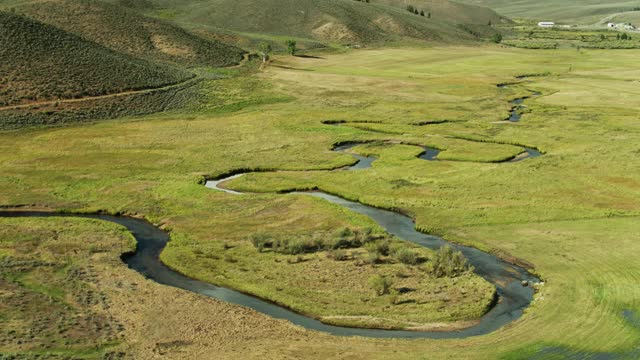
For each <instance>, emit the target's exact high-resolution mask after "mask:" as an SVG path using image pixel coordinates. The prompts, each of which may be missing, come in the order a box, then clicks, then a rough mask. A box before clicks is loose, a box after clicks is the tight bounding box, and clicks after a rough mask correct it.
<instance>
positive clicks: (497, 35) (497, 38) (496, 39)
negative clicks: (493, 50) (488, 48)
mask: <svg viewBox="0 0 640 360" xmlns="http://www.w3.org/2000/svg"><path fill="white" fill-rule="evenodd" d="M491 41H493V42H494V43H496V44H500V43H501V42H502V34H500V33H495V34H494V35H493V37H492V38H491Z"/></svg>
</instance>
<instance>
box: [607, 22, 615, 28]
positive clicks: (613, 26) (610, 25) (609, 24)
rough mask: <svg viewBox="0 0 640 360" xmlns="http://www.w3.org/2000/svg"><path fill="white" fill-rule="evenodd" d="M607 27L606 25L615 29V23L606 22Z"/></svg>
mask: <svg viewBox="0 0 640 360" xmlns="http://www.w3.org/2000/svg"><path fill="white" fill-rule="evenodd" d="M607 27H608V28H609V29H615V28H616V24H614V23H608V24H607Z"/></svg>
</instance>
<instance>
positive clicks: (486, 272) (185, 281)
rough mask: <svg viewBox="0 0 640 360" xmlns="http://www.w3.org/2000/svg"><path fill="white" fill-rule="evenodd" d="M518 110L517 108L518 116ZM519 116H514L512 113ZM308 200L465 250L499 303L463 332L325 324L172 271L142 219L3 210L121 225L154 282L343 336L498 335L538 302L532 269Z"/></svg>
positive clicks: (399, 233)
mask: <svg viewBox="0 0 640 360" xmlns="http://www.w3.org/2000/svg"><path fill="white" fill-rule="evenodd" d="M515 112H516V108H514V113H515ZM512 116H513V114H512ZM356 145H358V143H350V144H344V145H340V146H337V147H336V148H334V151H337V152H344V151H346V150H348V149H349V148H351V147H353V146H356ZM439 152H440V150H438V149H434V148H428V147H424V152H423V153H422V154H421V155H420V156H419V158H420V159H423V160H427V161H436V160H438V159H437V156H438V154H439ZM350 155H351V156H354V157H355V158H356V159H357V162H356V163H355V164H354V165H352V166H350V167H347V168H345V170H346V171H353V170H363V169H368V168H370V167H371V166H372V164H373V162H374V161H375V160H376V159H375V158H374V157H366V156H361V155H357V154H350ZM540 155H541V154H540V152H538V151H537V150H535V149H529V148H525V152H523V153H522V154H521V155H520V156H518V157H516V158H514V159H512V160H509V161H521V160H524V159H526V158H529V157H536V156H540ZM243 175H244V174H235V175H233V176H228V177H225V178H222V179H217V180H210V181H208V182H207V183H206V186H207V187H208V188H211V189H215V190H219V191H224V192H226V193H228V194H232V195H242V193H240V192H237V191H233V190H229V189H225V188H223V187H221V186H220V185H221V184H222V183H224V182H226V181H229V180H233V179H235V178H238V177H240V176H243ZM296 194H299V195H300V194H303V195H304V196H314V197H318V198H321V199H323V200H325V201H328V202H331V203H334V204H337V205H340V206H343V207H345V208H347V209H350V210H352V211H355V212H357V213H360V214H363V215H366V216H368V217H369V218H371V219H372V220H373V221H375V222H376V223H378V224H379V225H380V226H381V227H382V228H384V229H385V230H386V231H387V232H388V233H390V234H392V235H394V236H396V237H398V238H400V239H404V240H406V241H410V242H412V243H414V244H417V245H420V246H424V247H427V248H430V249H434V250H437V249H439V248H440V247H441V246H443V245H447V244H448V245H450V246H451V247H453V248H454V249H456V250H459V251H461V252H462V253H463V254H464V256H465V257H466V258H467V259H468V261H469V263H470V264H471V265H473V267H474V269H475V272H476V273H477V274H478V275H479V276H481V277H483V278H484V279H486V280H487V281H489V282H490V283H491V284H493V285H494V286H495V287H496V289H497V294H498V300H497V301H496V303H495V306H493V307H492V308H491V309H490V310H489V311H488V312H487V313H486V314H485V315H484V316H483V317H482V318H481V319H480V321H479V323H478V324H477V325H475V326H472V327H469V328H467V329H464V330H458V331H442V332H441V331H437V332H436V331H426V332H422V331H402V330H380V329H361V328H348V327H340V326H333V325H327V324H324V323H322V322H320V321H318V320H316V319H313V318H310V317H307V316H304V315H300V314H298V313H295V312H293V311H291V310H288V309H286V308H284V307H281V306H278V305H275V304H272V303H270V302H268V301H265V300H261V299H258V298H256V297H253V296H251V295H247V294H243V293H240V292H238V291H234V290H231V289H227V288H224V287H219V286H215V285H212V284H208V283H205V282H202V281H199V280H195V279H191V278H188V277H186V276H184V275H181V274H179V273H178V272H176V271H173V270H171V269H170V268H169V267H167V266H166V265H164V264H163V263H162V262H161V261H160V258H159V257H160V253H161V252H162V250H163V249H164V248H165V246H166V245H167V242H168V241H169V235H168V234H167V233H166V232H164V231H163V230H161V229H159V228H158V227H156V226H154V225H152V224H150V223H148V222H146V221H144V220H140V219H136V218H131V217H124V216H111V215H102V214H68V213H53V212H39V211H4V212H0V217H77V218H91V219H97V220H102V221H108V222H112V223H116V224H119V225H122V226H124V227H126V228H127V229H128V230H129V231H130V232H131V234H132V235H133V236H134V237H135V239H136V241H137V249H136V251H135V253H134V254H125V255H123V257H122V258H123V261H124V262H125V263H126V264H127V265H128V266H129V267H130V268H131V269H133V270H136V271H138V272H139V273H140V274H142V275H144V276H145V277H148V278H149V279H151V280H154V281H156V282H158V283H160V284H164V285H168V286H173V287H176V288H180V289H184V290H188V291H192V292H195V293H198V294H201V295H204V296H209V297H212V298H216V299H219V300H222V301H226V302H229V303H233V304H238V305H242V306H246V307H249V308H252V309H254V310H256V311H258V312H261V313H264V314H266V315H269V316H271V317H274V318H279V319H286V320H288V321H290V322H292V323H294V324H296V325H299V326H302V327H304V328H307V329H311V330H317V331H322V332H327V333H330V334H333V335H339V336H364V337H372V338H437V339H440V338H465V337H470V336H477V335H482V334H487V333H490V332H493V331H495V330H497V329H499V328H501V327H503V326H504V325H506V324H508V323H510V322H512V321H514V320H515V319H518V318H519V317H520V316H521V315H522V313H523V310H524V309H525V308H526V307H527V306H529V304H530V303H531V301H532V299H533V295H534V290H533V288H532V287H530V286H527V285H523V282H525V283H524V284H535V283H538V282H540V279H538V278H537V277H535V276H533V275H531V274H530V273H529V272H528V271H527V270H526V269H524V268H522V267H520V266H517V265H513V264H510V263H508V262H506V261H504V260H502V259H500V258H498V257H496V256H494V255H492V254H489V253H485V252H482V251H480V250H478V249H475V248H472V247H467V246H462V245H458V244H452V243H449V242H447V241H445V240H444V239H442V238H440V237H437V236H432V235H428V234H424V233H421V232H418V231H417V230H416V229H415V225H414V223H413V221H412V219H411V218H409V217H407V216H405V215H402V214H399V213H396V212H393V211H389V210H384V209H378V208H374V207H371V206H368V205H364V204H361V203H358V202H354V201H349V200H346V199H343V198H340V197H338V196H334V195H331V194H327V193H324V192H319V191H318V192H305V193H296Z"/></svg>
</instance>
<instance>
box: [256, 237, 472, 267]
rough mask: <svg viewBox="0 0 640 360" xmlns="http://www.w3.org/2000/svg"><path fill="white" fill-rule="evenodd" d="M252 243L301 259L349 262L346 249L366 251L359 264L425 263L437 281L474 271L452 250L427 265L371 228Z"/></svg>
mask: <svg viewBox="0 0 640 360" xmlns="http://www.w3.org/2000/svg"><path fill="white" fill-rule="evenodd" d="M249 240H250V241H251V243H252V244H253V246H254V247H255V248H256V249H257V250H258V251H259V252H263V251H265V250H266V249H270V250H272V251H273V252H276V253H279V254H286V255H299V254H309V253H315V252H318V251H328V252H329V253H328V257H329V258H331V259H334V260H336V261H344V260H348V259H350V255H349V254H348V253H347V251H345V249H353V248H359V247H364V248H365V249H366V250H367V253H366V254H367V255H366V256H367V257H366V258H364V259H362V258H361V259H360V260H365V262H366V263H369V264H376V263H380V262H383V261H391V262H397V263H402V264H405V265H410V266H415V265H420V264H424V263H426V264H425V268H424V269H425V271H426V272H427V273H429V274H432V275H433V276H436V277H456V276H460V275H462V274H464V273H466V272H469V271H472V270H473V269H472V267H471V266H470V265H469V264H468V263H467V259H466V258H465V257H464V255H463V254H462V253H461V252H460V251H455V250H453V249H452V248H451V247H449V246H443V247H441V248H440V249H439V250H438V251H437V252H436V254H435V256H434V258H433V259H431V261H427V260H428V259H426V258H425V257H423V256H421V255H420V253H419V252H418V251H416V250H414V249H411V248H408V247H406V246H403V245H401V244H392V243H391V242H390V241H389V239H387V238H385V237H384V236H383V235H378V234H374V233H373V232H372V230H371V229H370V228H366V229H364V230H362V231H360V230H353V229H350V228H343V229H341V230H339V231H338V232H336V233H335V234H334V235H333V236H329V237H327V236H307V237H296V238H281V237H275V236H273V235H271V234H268V233H264V232H259V233H255V234H252V235H251V236H250V238H249Z"/></svg>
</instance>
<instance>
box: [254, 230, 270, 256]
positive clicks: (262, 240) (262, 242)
mask: <svg viewBox="0 0 640 360" xmlns="http://www.w3.org/2000/svg"><path fill="white" fill-rule="evenodd" d="M251 243H252V244H253V246H255V247H256V249H258V252H262V251H264V248H266V247H271V246H273V237H272V236H271V235H269V234H267V233H255V234H252V235H251Z"/></svg>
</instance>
